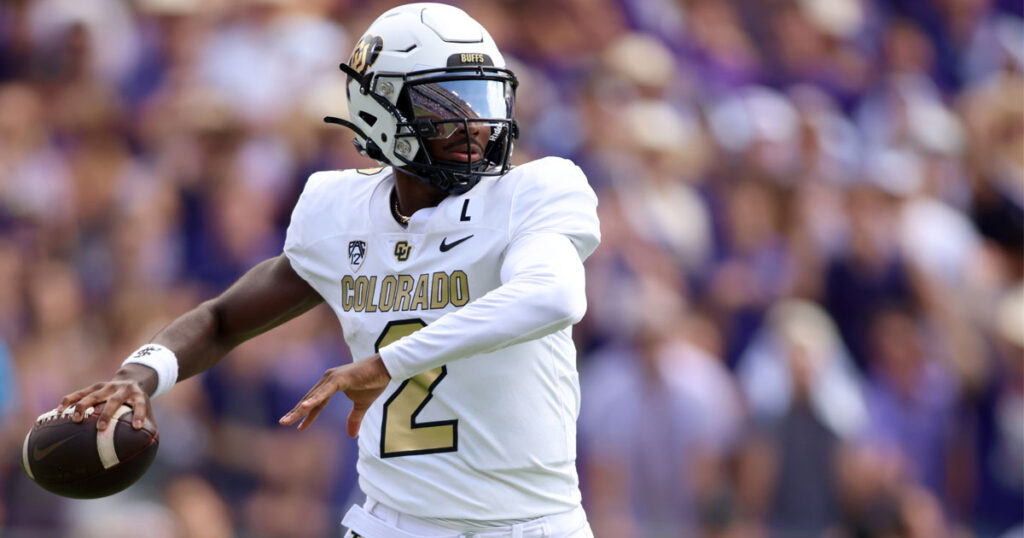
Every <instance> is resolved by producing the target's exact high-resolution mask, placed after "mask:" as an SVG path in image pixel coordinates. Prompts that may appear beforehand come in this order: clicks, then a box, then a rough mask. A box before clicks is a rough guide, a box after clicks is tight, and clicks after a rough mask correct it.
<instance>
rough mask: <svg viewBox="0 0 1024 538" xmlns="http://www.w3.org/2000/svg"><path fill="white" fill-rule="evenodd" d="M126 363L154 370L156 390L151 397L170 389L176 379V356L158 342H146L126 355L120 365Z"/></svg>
mask: <svg viewBox="0 0 1024 538" xmlns="http://www.w3.org/2000/svg"><path fill="white" fill-rule="evenodd" d="M126 364H141V365H143V366H148V367H150V368H152V369H153V370H155V371H156V391H155V392H153V395H152V396H151V397H153V398H155V397H157V396H159V395H161V394H163V393H165V392H167V391H169V390H171V387H173V386H174V384H175V383H176V382H177V381H178V357H177V356H176V355H175V354H174V352H173V351H171V350H170V349H167V348H166V347H164V346H161V345H160V344H146V345H144V346H142V347H140V348H139V349H137V350H135V353H132V354H131V355H128V358H127V359H125V360H124V362H122V363H121V366H124V365H126Z"/></svg>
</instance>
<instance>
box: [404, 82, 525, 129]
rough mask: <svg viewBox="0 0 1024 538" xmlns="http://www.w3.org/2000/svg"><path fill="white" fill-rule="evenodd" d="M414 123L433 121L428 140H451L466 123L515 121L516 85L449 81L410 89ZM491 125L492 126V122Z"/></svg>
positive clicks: (425, 83)
mask: <svg viewBox="0 0 1024 538" xmlns="http://www.w3.org/2000/svg"><path fill="white" fill-rule="evenodd" d="M406 92H407V93H406V95H407V96H408V98H409V103H410V105H411V109H412V110H411V111H412V119H413V120H414V121H416V120H430V121H431V123H433V125H434V127H435V132H433V133H431V134H429V135H427V136H425V137H424V138H426V139H428V140H436V139H446V138H450V137H451V136H452V135H453V134H455V132H456V131H457V130H458V129H459V128H460V127H463V126H465V125H466V123H465V121H466V120H468V121H470V122H472V121H474V120H476V121H481V122H486V120H508V119H511V117H512V85H511V84H510V83H509V82H508V81H503V80H481V79H472V80H448V81H443V82H424V83H420V84H410V85H409V86H406ZM488 123H489V122H488Z"/></svg>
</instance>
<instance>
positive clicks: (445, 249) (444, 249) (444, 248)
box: [441, 234, 473, 252]
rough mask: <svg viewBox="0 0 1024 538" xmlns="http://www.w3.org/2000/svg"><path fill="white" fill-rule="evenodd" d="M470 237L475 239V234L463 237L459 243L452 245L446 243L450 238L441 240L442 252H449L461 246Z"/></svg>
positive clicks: (452, 243) (454, 242)
mask: <svg viewBox="0 0 1024 538" xmlns="http://www.w3.org/2000/svg"><path fill="white" fill-rule="evenodd" d="M470 237H473V234H470V235H467V236H466V237H463V238H462V239H459V240H458V241H452V242H451V243H446V241H448V238H447V237H445V238H444V239H442V240H441V252H448V251H449V250H451V249H453V248H455V247H457V246H459V244H461V243H462V242H463V241H466V240H468V239H469V238H470Z"/></svg>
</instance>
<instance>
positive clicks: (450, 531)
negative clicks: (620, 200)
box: [60, 3, 600, 538]
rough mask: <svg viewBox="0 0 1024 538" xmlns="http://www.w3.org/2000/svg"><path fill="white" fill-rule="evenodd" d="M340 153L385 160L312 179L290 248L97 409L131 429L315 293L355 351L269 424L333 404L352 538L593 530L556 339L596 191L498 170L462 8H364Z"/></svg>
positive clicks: (580, 305)
mask: <svg viewBox="0 0 1024 538" xmlns="http://www.w3.org/2000/svg"><path fill="white" fill-rule="evenodd" d="M341 68H342V70H343V71H344V72H345V73H346V74H347V75H348V85H347V90H348V104H349V112H350V119H349V120H343V119H338V118H327V121H329V122H333V123H338V124H341V125H344V126H346V127H348V128H351V129H352V130H353V131H354V132H355V143H356V145H357V146H358V147H359V149H360V150H361V151H362V152H363V153H365V154H366V155H367V156H369V157H372V158H373V159H376V160H377V161H379V162H380V163H381V164H383V165H385V166H384V167H382V168H379V169H374V170H346V171H329V172H318V173H316V174H313V175H312V176H311V177H310V178H309V180H308V182H307V184H306V186H305V190H304V191H303V194H302V196H301V198H300V199H299V201H298V203H297V205H296V206H295V209H294V212H293V214H292V219H291V224H290V225H289V228H288V232H287V237H286V241H285V247H284V253H283V254H282V255H281V256H279V257H277V258H274V259H271V260H267V261H265V262H263V263H261V264H259V265H257V266H256V267H254V268H253V269H251V270H250V271H249V272H248V273H246V274H245V275H244V276H243V277H242V278H241V279H239V281H238V282H236V283H235V284H234V285H232V286H231V287H230V288H229V289H228V290H227V291H225V292H224V293H223V294H222V295H220V296H219V297H217V298H215V299H213V300H210V301H208V302H206V303H203V304H201V305H199V306H198V307H197V308H195V309H194V310H192V311H190V312H188V313H186V314H184V315H183V316H181V317H180V318H178V319H177V320H175V321H174V322H172V323H171V324H170V325H168V326H167V327H166V328H164V329H163V330H161V331H160V332H159V333H158V334H157V335H156V336H155V337H154V339H153V341H152V342H150V343H149V344H146V345H144V346H142V347H141V348H140V349H139V350H138V351H136V352H135V353H133V354H132V355H131V356H129V358H128V359H127V360H126V361H125V363H124V364H123V366H122V368H121V369H120V370H118V372H117V373H116V374H115V375H114V377H113V379H112V380H110V381H107V382H104V383H97V384H95V385H93V386H91V387H88V388H85V389H83V390H79V391H76V392H73V393H71V394H69V395H68V396H66V397H65V398H64V399H63V401H62V402H61V404H60V410H61V411H63V410H64V409H65V408H67V407H69V406H76V408H75V410H74V415H75V417H81V416H82V412H83V411H84V410H85V409H86V408H88V407H89V406H92V405H94V404H97V403H99V402H102V401H108V402H111V403H113V404H115V405H107V406H105V407H104V411H103V416H102V417H101V418H100V425H99V427H100V428H101V429H102V428H104V427H105V424H107V423H109V421H110V417H109V414H110V411H112V410H114V409H117V408H118V404H120V403H127V404H129V405H131V406H133V407H134V410H135V425H136V427H138V426H139V425H141V423H142V420H143V419H144V417H145V416H146V413H147V409H148V407H149V397H150V395H157V394H160V393H162V392H164V391H166V390H168V389H169V388H170V387H171V386H172V385H173V384H174V383H175V382H176V381H180V380H183V379H186V378H189V377H191V376H193V375H196V374H198V373H200V372H202V371H204V370H206V369H208V368H210V367H212V366H213V365H215V364H216V363H217V362H218V361H219V360H220V359H221V358H222V357H223V356H224V355H225V354H226V353H227V352H228V351H229V350H231V349H232V348H233V347H235V346H236V345H238V344H239V343H241V342H243V341H245V340H246V339H248V338H251V337H252V336H254V335H257V334H260V333H262V332H264V331H267V330H269V329H271V328H273V327H276V326H278V325H280V324H282V323H284V322H285V321H288V320H289V319H292V318H294V317H295V316H298V315H300V314H302V313H303V312H306V311H307V310H309V309H310V308H312V307H314V306H316V305H317V304H319V303H321V302H322V301H326V302H327V303H328V304H329V305H330V307H331V308H332V309H333V310H334V312H335V313H336V314H337V316H338V319H339V320H340V322H341V326H342V328H343V331H344V336H345V340H346V342H347V344H348V345H349V347H350V348H351V352H352V355H353V356H354V357H361V358H362V359H361V360H357V361H355V362H353V363H351V364H346V365H342V366H338V367H336V368H332V369H330V370H328V371H327V372H326V373H325V374H324V375H323V377H322V378H321V379H320V381H319V382H318V383H317V384H316V385H315V386H314V387H312V388H311V389H310V390H309V392H308V393H307V394H306V395H305V396H304V397H303V398H302V399H301V401H300V402H298V404H296V406H295V407H294V408H293V409H292V410H291V411H290V412H288V413H287V414H286V415H285V416H284V417H282V418H281V424H284V425H294V424H298V428H299V429H300V430H302V429H305V428H307V427H308V426H309V425H310V424H311V423H312V422H313V421H314V420H316V418H317V415H318V414H319V413H320V412H321V411H322V410H323V409H324V407H325V406H326V405H327V404H328V402H329V400H330V399H331V397H332V396H333V395H334V394H336V393H338V392H342V393H344V394H345V396H347V397H348V398H350V399H351V400H352V401H353V403H354V407H353V409H352V412H351V414H350V415H349V418H348V424H347V430H348V434H349V435H352V436H358V443H359V461H358V465H357V468H358V471H359V476H360V480H359V484H360V487H361V489H362V490H363V492H364V493H366V496H367V500H366V503H365V504H364V505H363V506H361V507H360V506H356V507H353V508H352V509H351V510H350V511H349V512H348V513H347V514H346V515H345V517H344V520H343V524H344V525H345V526H346V527H348V528H349V534H348V536H365V537H370V538H390V537H415V536H451V537H454V536H463V535H466V536H468V535H473V534H475V535H477V536H489V537H491V536H493V537H502V536H508V537H513V536H515V537H520V536H523V537H525V536H557V537H585V536H592V534H591V531H590V528H589V526H588V524H587V520H586V516H585V514H584V512H583V509H582V507H581V505H580V493H579V488H578V485H577V482H578V479H577V474H576V464H575V459H576V446H575V440H576V418H577V414H578V411H579V401H580V395H579V384H578V381H577V375H576V365H575V349H574V346H573V342H572V338H571V333H570V327H571V326H572V324H574V323H576V322H577V321H579V320H580V318H581V317H582V316H583V314H584V311H585V309H586V301H585V295H584V271H583V260H584V259H586V257H587V256H588V255H589V254H590V253H591V252H592V251H593V250H594V249H595V248H596V246H597V244H598V242H599V234H600V232H599V226H598V220H597V215H596V206H597V198H596V196H595V195H594V192H593V190H591V188H590V187H589V185H588V184H587V180H586V178H585V177H584V175H583V173H582V172H581V171H580V169H579V168H578V167H576V166H575V165H574V164H573V163H572V162H570V161H567V160H564V159H557V158H545V159H540V160H537V161H533V162H530V163H527V164H524V165H521V166H518V167H515V168H512V167H511V166H510V164H509V157H510V155H511V153H512V145H513V141H514V139H515V138H516V137H517V134H518V131H517V126H516V123H515V121H514V120H513V105H514V98H515V89H516V84H517V82H516V78H515V76H514V75H513V73H512V72H511V71H509V70H508V69H506V68H505V61H504V59H503V58H502V55H501V53H500V52H499V51H498V49H497V47H496V46H495V44H494V42H493V40H492V39H491V37H490V35H489V34H488V33H487V31H486V30H485V29H484V28H483V27H482V26H481V25H480V24H479V23H477V22H476V21H475V20H473V19H472V18H470V17H469V16H468V15H467V14H466V13H464V12H463V11H461V10H459V9H457V8H454V7H451V6H446V5H441V4H428V3H423V4H411V5H406V6H402V7H398V8H395V9H392V10H390V11H388V12H386V13H384V14H383V15H381V16H380V18H378V19H377V20H376V21H375V22H373V24H372V25H371V26H370V28H369V29H368V30H367V32H366V34H365V35H363V36H362V38H361V39H360V40H359V43H358V44H357V45H356V47H355V51H354V52H353V54H352V56H351V58H350V60H349V62H348V63H347V64H343V65H342V66H341Z"/></svg>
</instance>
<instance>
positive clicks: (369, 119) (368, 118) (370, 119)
mask: <svg viewBox="0 0 1024 538" xmlns="http://www.w3.org/2000/svg"><path fill="white" fill-rule="evenodd" d="M359 118H360V119H362V120H363V121H365V122H366V124H367V125H369V126H370V127H373V125H374V124H375V123H377V116H374V115H373V114H370V113H369V112H366V111H365V110H361V111H360V112H359Z"/></svg>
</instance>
